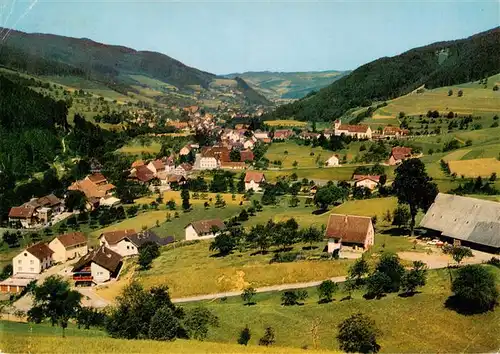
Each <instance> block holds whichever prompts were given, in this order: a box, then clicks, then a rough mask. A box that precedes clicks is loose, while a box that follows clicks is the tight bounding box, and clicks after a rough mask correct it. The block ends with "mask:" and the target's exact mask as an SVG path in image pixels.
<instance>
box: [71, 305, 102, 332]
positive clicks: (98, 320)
mask: <svg viewBox="0 0 500 354" xmlns="http://www.w3.org/2000/svg"><path fill="white" fill-rule="evenodd" d="M105 320H106V315H105V313H104V312H101V311H99V310H96V309H94V308H92V307H81V308H80V309H79V310H78V313H77V316H76V324H77V325H78V328H80V327H83V328H84V329H90V327H98V328H100V327H103V326H104V323H105Z"/></svg>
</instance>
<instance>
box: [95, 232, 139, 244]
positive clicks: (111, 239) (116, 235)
mask: <svg viewBox="0 0 500 354" xmlns="http://www.w3.org/2000/svg"><path fill="white" fill-rule="evenodd" d="M136 233H137V232H136V231H135V230H134V229H128V230H117V231H109V232H103V233H102V234H101V237H104V239H105V240H106V241H107V242H108V243H109V244H110V245H116V244H117V243H118V242H120V241H121V240H123V239H124V238H125V237H127V236H131V235H135V234H136Z"/></svg>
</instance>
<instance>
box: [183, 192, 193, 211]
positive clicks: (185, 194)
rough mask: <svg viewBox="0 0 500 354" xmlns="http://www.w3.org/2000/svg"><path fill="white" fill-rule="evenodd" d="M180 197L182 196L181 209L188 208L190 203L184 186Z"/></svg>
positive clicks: (186, 209) (185, 209)
mask: <svg viewBox="0 0 500 354" xmlns="http://www.w3.org/2000/svg"><path fill="white" fill-rule="evenodd" d="M181 198H182V209H183V210H184V211H188V210H190V209H191V204H190V203H189V191H188V190H187V189H186V188H183V189H182V192H181Z"/></svg>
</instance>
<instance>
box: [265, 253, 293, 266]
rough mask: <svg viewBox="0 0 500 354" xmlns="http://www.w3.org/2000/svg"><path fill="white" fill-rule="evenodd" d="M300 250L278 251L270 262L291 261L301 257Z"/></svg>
mask: <svg viewBox="0 0 500 354" xmlns="http://www.w3.org/2000/svg"><path fill="white" fill-rule="evenodd" d="M299 257H300V253H298V252H278V253H275V254H274V255H273V258H271V260H270V261H269V263H290V262H295V261H296V260H297V259H300V258H299Z"/></svg>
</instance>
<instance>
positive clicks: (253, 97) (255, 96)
mask: <svg viewBox="0 0 500 354" xmlns="http://www.w3.org/2000/svg"><path fill="white" fill-rule="evenodd" d="M234 80H235V81H236V88H237V89H238V90H240V91H241V92H243V94H244V95H245V97H246V98H247V100H248V102H250V103H252V104H257V105H269V104H270V102H269V101H268V100H267V98H265V97H264V96H262V95H261V94H260V93H258V92H257V91H255V90H254V89H253V88H251V87H250V86H249V85H248V84H247V83H246V81H245V80H243V79H242V78H241V77H235V78H234Z"/></svg>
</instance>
